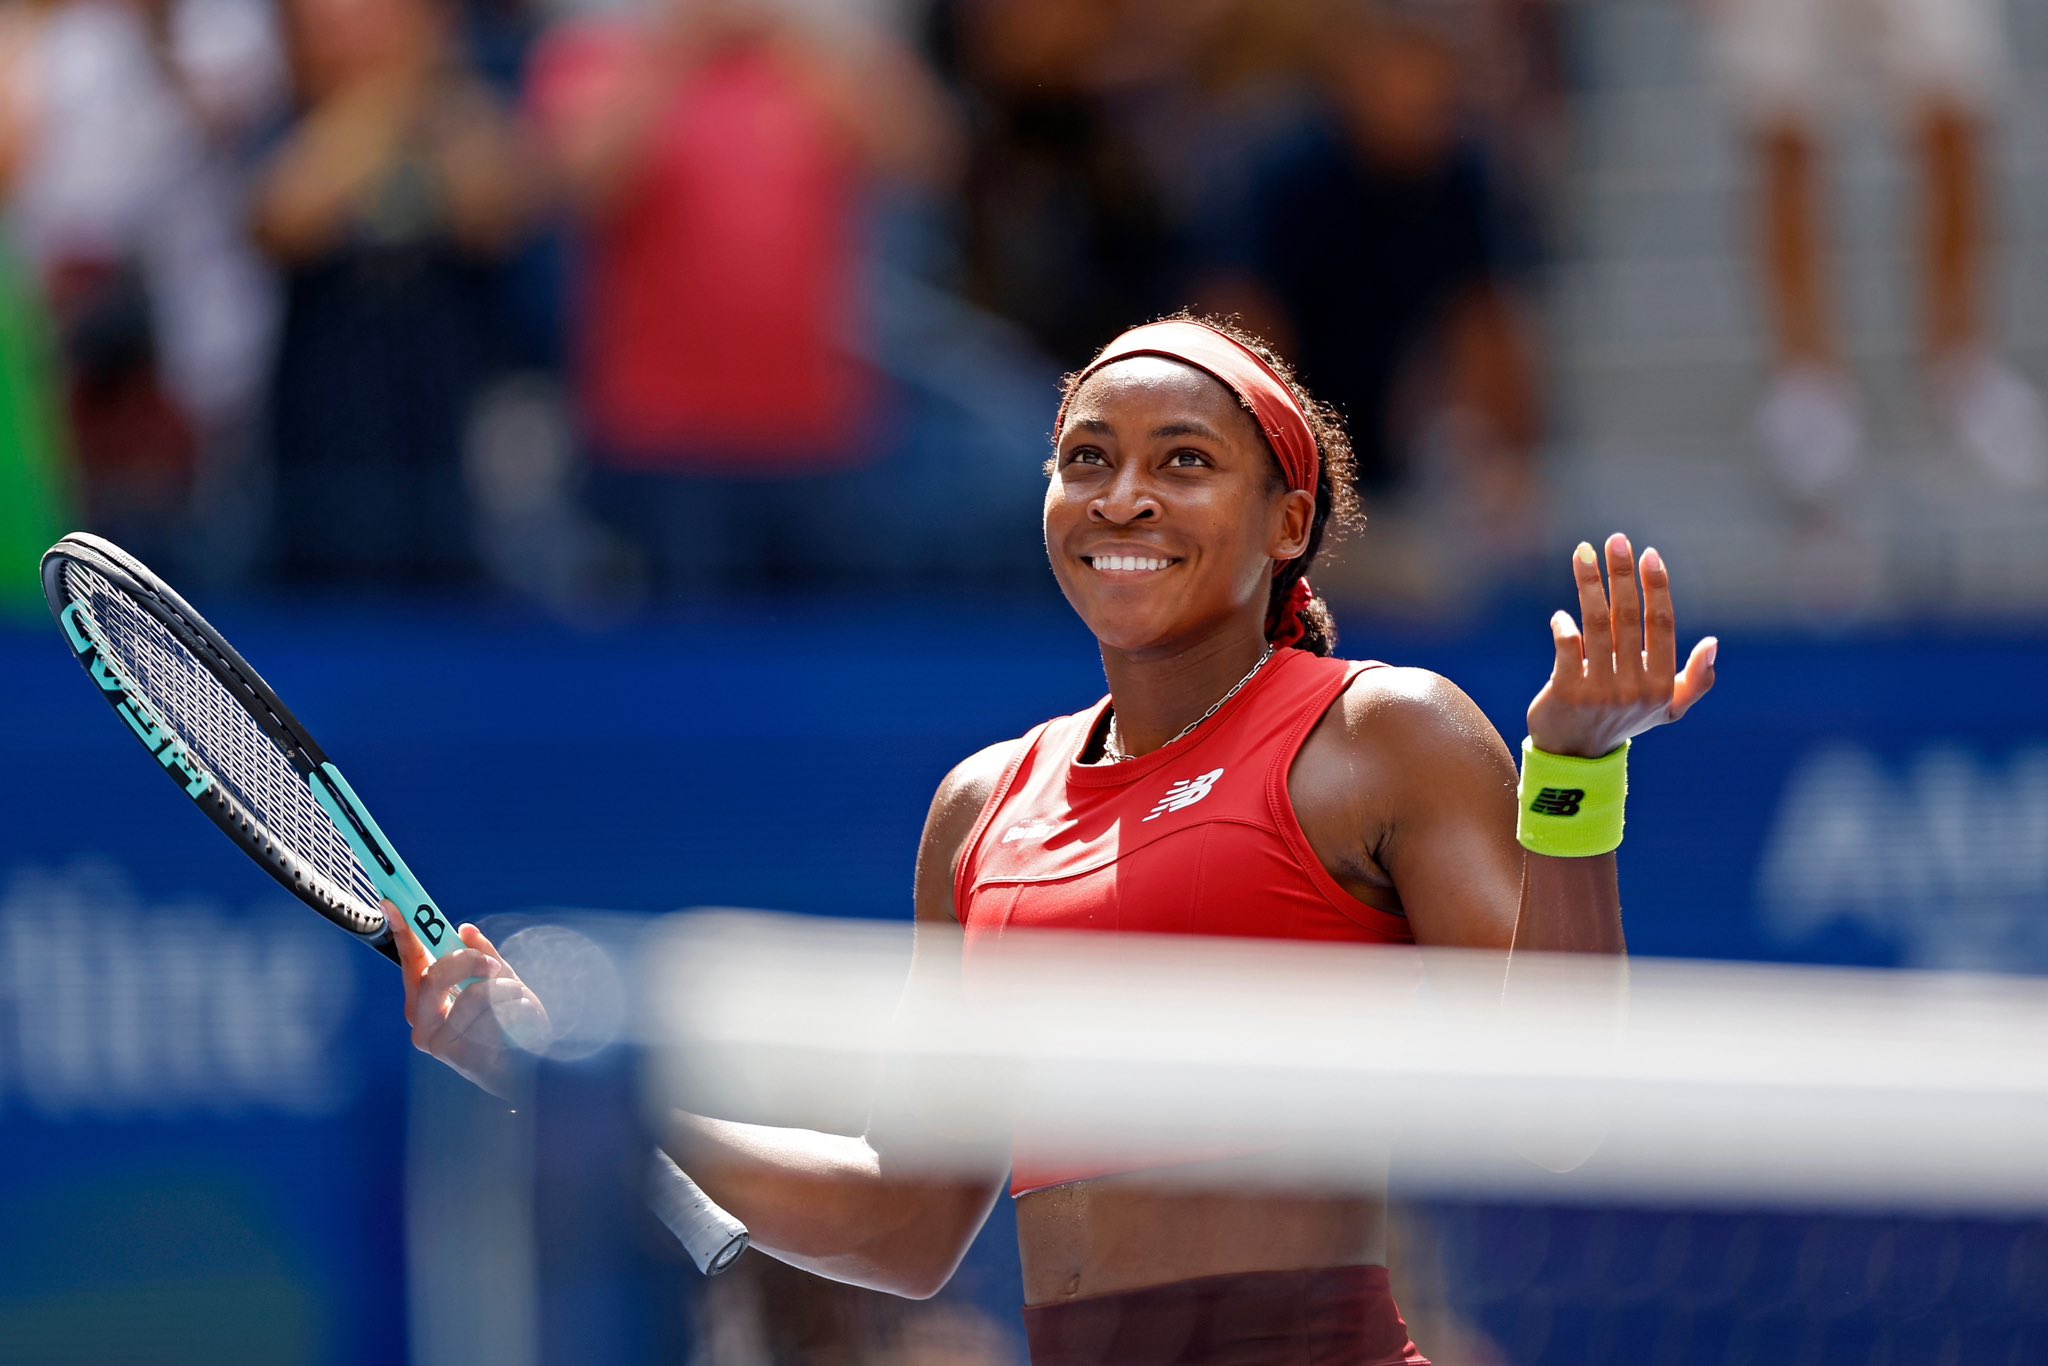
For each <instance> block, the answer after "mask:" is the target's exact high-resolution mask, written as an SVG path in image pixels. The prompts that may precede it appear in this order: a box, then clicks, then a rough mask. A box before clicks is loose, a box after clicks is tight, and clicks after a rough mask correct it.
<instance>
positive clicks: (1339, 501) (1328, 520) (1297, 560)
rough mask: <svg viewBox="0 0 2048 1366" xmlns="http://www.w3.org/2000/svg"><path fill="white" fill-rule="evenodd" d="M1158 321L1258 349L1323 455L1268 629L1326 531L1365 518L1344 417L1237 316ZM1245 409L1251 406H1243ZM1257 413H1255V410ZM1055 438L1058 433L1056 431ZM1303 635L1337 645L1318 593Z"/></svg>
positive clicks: (1070, 379) (1269, 609)
mask: <svg viewBox="0 0 2048 1366" xmlns="http://www.w3.org/2000/svg"><path fill="white" fill-rule="evenodd" d="M1160 321H1162V322H1190V323H1200V324H1201V325H1202V326H1204V327H1208V328H1213V329H1215V330H1216V331H1218V332H1221V333H1222V334H1223V335H1224V336H1226V337H1229V338H1230V339H1231V340H1232V341H1234V342H1237V343H1238V344H1240V345H1242V346H1245V347H1247V348H1249V349H1250V350H1252V351H1253V352H1255V353H1257V355H1258V357H1259V359H1261V360H1263V361H1265V362H1266V364H1267V365H1269V366H1271V367H1272V368H1273V373H1274V374H1276V375H1278V376H1279V377H1280V382H1281V383H1283V384H1285V385H1286V386H1287V392H1289V393H1290V394H1293V395H1294V401H1295V402H1296V403H1298V404H1300V405H1301V411H1302V412H1303V413H1304V414H1306V415H1307V417H1308V429H1309V432H1310V434H1311V435H1313V436H1314V437H1315V439H1316V451H1317V453H1318V454H1319V455H1320V456H1321V457H1322V458H1321V460H1320V461H1318V462H1317V463H1318V464H1319V466H1320V470H1319V472H1318V473H1317V475H1316V511H1315V520H1314V522H1312V523H1311V524H1310V526H1309V533H1308V548H1307V549H1306V550H1304V551H1302V552H1301V554H1299V555H1297V556H1295V557H1294V558H1293V559H1291V560H1289V561H1288V562H1287V563H1286V564H1283V565H1281V566H1280V570H1279V572H1278V573H1276V574H1275V575H1274V576H1273V587H1272V589H1271V590H1270V592H1269V593H1268V595H1267V598H1266V634H1267V635H1268V636H1270V635H1272V633H1273V628H1274V626H1275V624H1276V622H1277V619H1278V617H1279V615H1280V613H1281V611H1282V610H1283V609H1284V608H1285V607H1286V605H1287V598H1288V595H1289V594H1291V593H1293V591H1294V585H1295V584H1296V583H1297V582H1299V581H1300V580H1301V578H1302V577H1303V576H1304V575H1306V574H1307V573H1308V568H1309V565H1310V564H1312V563H1314V561H1315V558H1316V555H1317V554H1318V553H1319V552H1320V551H1321V550H1322V548H1323V542H1324V540H1325V539H1326V538H1327V537H1330V536H1337V537H1342V536H1344V535H1345V534H1347V533H1349V532H1351V531H1354V530H1356V529H1357V528H1359V527H1360V526H1362V525H1363V524H1364V522H1365V515H1364V513H1363V512H1361V511H1360V510H1359V504H1358V488H1357V482H1356V475H1357V468H1358V462H1357V458H1356V457H1355V456H1354V455H1353V454H1352V452H1351V436H1350V433H1348V432H1346V431H1345V430H1344V419H1343V418H1341V417H1339V416H1338V415H1337V410H1336V409H1335V408H1332V407H1331V406H1330V405H1329V404H1327V403H1323V402H1321V401H1319V400H1317V399H1316V398H1314V397H1312V396H1311V395H1310V394H1309V392H1308V390H1306V389H1304V388H1302V387H1301V381H1299V380H1297V379H1296V378H1295V377H1294V370H1293V368H1292V367H1291V366H1289V365H1288V364H1287V362H1286V361H1284V360H1282V359H1280V357H1279V356H1277V355H1275V354H1274V353H1273V349H1272V348H1271V347H1269V346H1267V345H1266V343H1265V342H1264V341H1263V340H1261V339H1260V338H1259V337H1257V336H1255V335H1254V334H1252V333H1250V332H1248V331H1246V330H1245V329H1244V328H1242V327H1239V326H1238V325H1237V324H1236V323H1235V322H1233V321H1230V320H1228V319H1223V318H1210V317H1204V316H1202V315H1201V314H1198V313H1194V312H1192V311H1189V310H1185V309H1184V310H1182V311H1181V312H1179V313H1175V314H1173V315H1172V316H1171V317H1168V318H1163V319H1161V320H1160ZM1084 373H1085V372H1083V371H1078V370H1077V371H1075V372H1074V373H1073V374H1071V375H1068V376H1067V377H1066V380H1065V383H1064V384H1063V386H1062V389H1061V394H1060V403H1061V405H1062V406H1065V405H1066V404H1067V403H1069V402H1071V401H1072V400H1073V397H1074V391H1075V390H1076V389H1078V388H1080V387H1081V377H1082V375H1083V374H1084ZM1247 411H1249V409H1247ZM1255 416H1256V415H1255ZM1054 435H1055V439H1057V435H1058V434H1057V433H1055V434H1054ZM1286 477H1287V476H1286V475H1285V473H1283V472H1282V470H1281V468H1280V457H1279V456H1277V455H1276V456H1274V457H1273V478H1274V479H1275V480H1276V481H1278V482H1280V483H1281V484H1282V485H1283V486H1284V483H1285V480H1286ZM1301 624H1302V628H1303V631H1304V634H1303V636H1302V638H1301V639H1300V640H1299V641H1297V642H1296V643H1295V647H1294V648H1295V649H1297V650H1307V651H1308V652H1309V653H1310V654H1317V655H1327V654H1331V653H1333V652H1335V650H1336V648H1337V621H1336V618H1334V617H1333V616H1331V615H1330V607H1329V604H1328V603H1326V602H1324V601H1323V600H1322V599H1321V598H1320V597H1316V598H1311V599H1310V600H1309V602H1308V605H1307V606H1306V607H1304V608H1302V611H1301Z"/></svg>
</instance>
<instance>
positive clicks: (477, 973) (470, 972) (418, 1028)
mask: <svg viewBox="0 0 2048 1366" xmlns="http://www.w3.org/2000/svg"><path fill="white" fill-rule="evenodd" d="M510 973H511V969H509V968H507V967H506V966H505V964H504V961H503V960H502V959H499V958H495V957H493V956H491V955H490V954H487V953H482V952H479V951H478V950H476V949H457V950H456V951H455V952H454V953H451V954H449V955H448V956H447V957H446V958H442V959H439V960H437V961H436V962H435V963H434V964H433V965H432V966H430V967H429V968H428V969H427V970H426V971H425V972H423V973H421V974H420V976H419V978H418V981H417V984H416V985H415V986H414V988H413V997H412V1006H413V1008H412V1010H411V1011H410V1012H409V1013H408V1014H407V1016H406V1018H407V1019H409V1020H411V1021H412V1041H413V1044H414V1046H415V1047H417V1048H419V1049H420V1050H421V1051H422V1052H427V1053H431V1052H433V1051H434V1047H433V1045H434V1041H435V1040H436V1039H437V1038H438V1037H439V1036H440V1035H441V1033H442V1030H443V1027H444V1026H445V1025H446V1024H447V1021H448V1016H449V1013H450V1012H451V1011H452V1010H453V1009H454V1005H455V1002H456V1001H457V1000H459V999H460V995H459V994H458V993H460V992H461V991H462V988H463V984H464V983H465V982H472V981H479V980H482V981H488V980H490V979H492V978H494V977H498V976H509V975H510Z"/></svg>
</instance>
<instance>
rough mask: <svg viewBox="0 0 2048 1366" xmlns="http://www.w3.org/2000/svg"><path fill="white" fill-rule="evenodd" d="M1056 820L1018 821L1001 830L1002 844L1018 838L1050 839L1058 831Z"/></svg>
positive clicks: (1058, 825)
mask: <svg viewBox="0 0 2048 1366" xmlns="http://www.w3.org/2000/svg"><path fill="white" fill-rule="evenodd" d="M1060 828H1061V827H1060V823H1059V822H1058V821H1019V822H1018V823H1017V824H1015V825H1013V826H1011V827H1010V828H1009V829H1008V830H1005V831H1004V832H1003V839H1002V842H1003V843H1004V844H1015V843H1016V842H1017V841H1018V840H1044V839H1051V838H1052V837H1053V836H1054V835H1057V834H1058V833H1059V832H1060Z"/></svg>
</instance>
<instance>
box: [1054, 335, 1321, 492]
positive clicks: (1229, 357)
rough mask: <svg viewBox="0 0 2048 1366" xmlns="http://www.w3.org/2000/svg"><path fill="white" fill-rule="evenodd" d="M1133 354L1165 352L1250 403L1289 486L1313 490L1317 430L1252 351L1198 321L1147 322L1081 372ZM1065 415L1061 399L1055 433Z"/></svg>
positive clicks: (1317, 468)
mask: <svg viewBox="0 0 2048 1366" xmlns="http://www.w3.org/2000/svg"><path fill="white" fill-rule="evenodd" d="M1132 356H1164V357H1166V358H1167V359H1169V360H1177V361H1180V362H1182V363H1184V364H1187V365H1192V366H1194V367H1195V368H1196V369H1197V370H1201V371H1204V372H1205V373H1207V374H1210V375H1213V376H1214V377H1215V378H1216V379H1218V380H1219V381H1221V382H1222V383H1223V385H1224V386H1225V387H1226V388H1228V389H1229V390H1230V391H1231V392H1232V393H1234V394H1236V395H1237V397H1238V400H1239V401H1240V402H1242V403H1243V404H1244V406H1245V407H1247V408H1249V409H1251V413H1252V416H1253V417H1254V418H1256V419H1257V420H1258V424H1259V430H1260V431H1262V432H1264V433H1265V434H1266V441H1267V444H1269V445H1270V446H1272V448H1273V454H1274V455H1276V456H1278V457H1279V458H1280V469H1281V472H1282V473H1284V474H1285V475H1286V476H1287V487H1288V488H1290V489H1306V490H1307V491H1308V492H1310V493H1314V492H1315V489H1316V479H1317V476H1318V475H1319V474H1320V473H1321V457H1320V456H1319V455H1318V453H1317V451H1316V438H1315V433H1314V432H1312V431H1311V430H1309V425H1308V415H1307V414H1306V413H1304V412H1302V410H1301V405H1300V404H1299V403H1296V402H1295V401H1294V395H1293V394H1292V393H1290V392H1289V391H1288V388H1287V386H1286V385H1285V384H1283V383H1281V382H1280V377H1279V376H1278V375H1276V374H1274V373H1273V369H1272V367H1271V366H1269V365H1267V364H1266V362H1265V361H1263V360H1261V359H1260V358H1259V354H1258V353H1257V352H1256V351H1253V350H1252V349H1251V348H1250V347H1248V346H1245V345H1244V344H1243V343H1241V342H1238V341H1236V340H1234V339H1232V338H1230V337H1228V336H1225V335H1224V334H1223V333H1221V332H1218V331H1217V330H1216V329H1215V328H1213V327H1207V326H1204V325H1203V324H1201V323H1197V322H1187V321H1174V322H1163V323H1147V324H1145V326H1143V327H1134V328H1132V329H1131V330H1130V331H1128V332H1126V333H1124V334H1123V335H1122V336H1121V337H1118V338H1117V339H1116V340H1115V341H1113V342H1111V343H1110V344H1109V345H1108V346H1105V347H1103V348H1102V352H1101V354H1100V355H1098V356H1096V357H1095V359H1094V360H1092V361H1090V362H1088V368H1087V369H1085V370H1083V371H1082V372H1081V376H1082V378H1083V379H1085V378H1087V377H1088V376H1089V375H1092V374H1094V373H1095V372H1096V371H1097V370H1100V369H1101V368H1102V367H1103V366H1105V365H1108V364H1110V363H1112V362H1114V361H1120V360H1127V359H1129V358H1130V357H1132ZM1077 387H1078V386H1077ZM1066 415H1067V411H1066V406H1065V405H1064V404H1062V405H1061V406H1060V416H1059V422H1058V423H1057V425H1056V426H1055V427H1054V429H1053V430H1054V432H1055V434H1057V433H1058V431H1059V429H1060V428H1061V427H1064V426H1065V425H1066Z"/></svg>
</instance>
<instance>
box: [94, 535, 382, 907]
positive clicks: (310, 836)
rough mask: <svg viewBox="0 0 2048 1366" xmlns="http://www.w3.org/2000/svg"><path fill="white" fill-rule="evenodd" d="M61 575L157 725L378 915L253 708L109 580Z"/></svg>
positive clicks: (367, 884)
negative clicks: (170, 734)
mask: <svg viewBox="0 0 2048 1366" xmlns="http://www.w3.org/2000/svg"><path fill="white" fill-rule="evenodd" d="M63 573H64V587H65V590H66V592H67V594H68V595H69V596H71V597H73V598H75V599H77V600H80V601H82V602H84V603H85V604H86V610H87V611H88V612H90V613H91V616H92V619H93V622H94V631H93V634H94V636H95V637H96V639H95V644H97V645H98V646H99V647H100V651H101V653H102V654H104V655H105V656H107V658H108V659H109V661H110V662H111V663H112V664H113V665H114V666H115V667H116V668H118V669H119V670H120V671H121V673H122V674H123V675H124V676H125V677H126V679H127V681H128V682H129V683H130V684H131V685H132V691H134V692H136V693H138V694H140V700H141V701H142V702H143V703H144V704H145V705H147V706H148V708H149V709H150V711H151V713H152V714H153V715H154V717H155V718H156V720H157V721H158V722H159V723H161V724H163V725H166V726H168V727H169V729H170V731H171V733H172V734H174V735H176V736H177V737H178V739H179V740H180V741H181V742H183V744H184V745H185V747H186V749H188V750H189V751H191V753H192V755H193V757H194V758H195V760H196V761H197V762H198V763H199V764H200V765H202V766H203V767H204V768H205V769H206V771H207V772H209V773H211V774H212V775H213V778H214V781H216V782H218V783H219V784H221V786H222V787H224V788H226V789H227V791H228V793H229V795H231V796H232V797H234V798H235V800H236V801H237V802H239V803H240V804H241V807H242V809H243V810H244V811H246V812H247V813H248V814H249V816H250V818H251V819H252V820H253V821H254V822H255V823H256V824H259V825H261V826H262V827H263V831H264V833H265V834H266V835H267V836H268V837H269V838H270V839H271V840H272V841H273V842H274V843H276V844H277V845H279V846H280V847H281V848H283V849H284V850H285V851H286V852H288V853H290V854H291V855H292V856H293V857H295V858H296V859H298V860H299V861H300V862H302V863H303V864H305V865H306V867H307V868H309V869H310V870H312V871H313V872H315V873H317V874H319V875H320V876H321V877H324V878H325V879H326V880H327V881H328V882H329V884H331V885H332V886H333V887H335V888H336V889H339V890H341V891H344V892H346V893H347V894H348V895H349V897H350V898H351V899H352V900H353V901H354V902H355V903H356V904H357V906H358V907H359V908H361V909H364V910H374V908H375V907H376V905H377V901H378V896H377V891H376V888H375V886H374V885H373V884H372V883H371V881H370V879H369V875H368V874H366V873H365V872H364V871H363V870H362V867H361V866H360V865H359V864H357V862H356V860H355V857H354V855H353V854H352V853H351V852H350V851H349V847H348V844H347V842H346V841H345V840H343V839H342V837H341V834H340V832H339V831H337V830H336V829H335V828H334V824H333V822H332V821H330V820H329V819H328V818H327V813H326V812H325V811H323V810H322V809H321V808H320V805H319V804H318V803H317V802H316V801H314V799H313V794H312V790H311V789H310V788H308V787H307V786H306V780H305V779H304V778H302V777H300V776H299V773H298V770H297V769H295V768H293V767H292V764H291V761H290V760H288V759H287V758H286V757H285V756H284V754H283V752H282V751H280V750H279V749H278V747H277V745H276V744H275V743H273V742H272V740H271V739H270V737H269V736H268V735H267V734H265V733H264V731H263V729H262V727H260V726H258V725H257V724H256V721H255V719H254V718H253V717H251V716H250V715H249V711H248V708H247V707H246V706H244V705H243V704H242V702H241V701H239V700H238V699H237V698H236V697H235V695H234V694H233V693H231V692H229V691H228V689H227V686H226V685H225V684H223V683H222V682H221V681H220V680H219V679H218V678H216V677H215V676H214V674H213V672H212V671H211V670H209V669H208V668H206V667H205V666H204V665H203V664H201V663H200V662H199V660H198V659H196V658H195V657H194V656H193V654H192V652H191V651H190V650H189V649H188V648H186V646H185V644H184V643H183V642H182V641H180V640H179V639H178V638H177V637H176V636H175V635H173V634H172V633H171V631H170V630H169V628H167V627H166V626H165V625H164V624H163V623H162V622H161V621H159V620H157V618H156V617H155V616H154V615H153V614H152V613H150V612H148V611H146V610H144V609H143V608H142V607H141V606H140V605H139V604H137V603H136V602H135V601H134V599H132V598H131V597H130V596H129V595H128V594H127V593H125V592H123V591H122V590H121V589H119V588H118V587H116V586H115V585H114V584H112V583H110V582H108V580H107V579H106V577H105V576H104V575H102V574H100V573H98V572H97V571H96V570H94V569H92V568H91V567H90V566H88V565H83V564H80V563H78V562H77V561H75V560H74V561H70V562H67V563H66V564H65V565H64V570H63Z"/></svg>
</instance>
